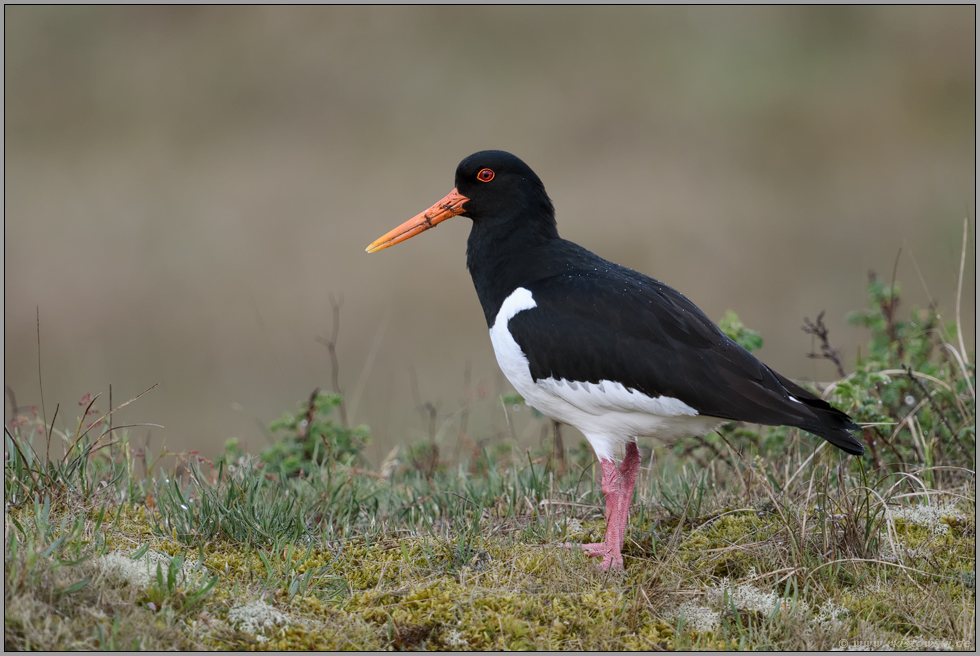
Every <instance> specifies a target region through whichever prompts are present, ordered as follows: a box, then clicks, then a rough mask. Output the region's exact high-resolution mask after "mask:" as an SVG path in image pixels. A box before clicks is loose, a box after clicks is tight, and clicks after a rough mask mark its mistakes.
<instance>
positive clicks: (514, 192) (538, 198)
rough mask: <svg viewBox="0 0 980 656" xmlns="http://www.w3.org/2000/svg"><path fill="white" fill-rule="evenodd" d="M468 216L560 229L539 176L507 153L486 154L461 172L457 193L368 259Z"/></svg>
mask: <svg viewBox="0 0 980 656" xmlns="http://www.w3.org/2000/svg"><path fill="white" fill-rule="evenodd" d="M454 216H465V217H468V218H470V219H472V220H473V221H474V223H478V224H479V223H488V222H495V223H497V222H501V223H502V222H504V221H509V220H513V219H514V218H517V217H536V220H539V221H540V220H542V219H543V220H544V221H545V222H546V223H549V224H550V225H551V226H552V227H553V226H554V208H553V206H552V204H551V201H550V200H549V199H548V195H547V194H546V193H545V190H544V185H543V184H541V180H540V179H539V178H538V176H537V174H535V172H534V171H532V170H531V167H529V166H528V165H527V164H525V163H524V162H523V161H522V160H520V159H519V158H517V157H515V156H514V155H511V154H510V153H507V152H504V151H502V150H482V151H480V152H478V153H474V154H472V155H470V156H469V157H467V158H466V159H464V160H463V161H462V162H460V163H459V166H457V167H456V188H455V189H453V190H452V191H450V192H449V193H448V194H447V195H446V197H445V198H443V199H442V200H440V201H439V202H438V203H436V204H435V205H433V206H432V207H430V208H429V209H427V210H426V211H424V212H422V213H421V214H418V215H417V216H415V217H413V218H411V219H409V220H408V221H406V222H405V223H403V224H401V225H400V226H398V227H397V228H395V229H394V230H392V231H390V232H388V233H387V234H385V235H384V236H382V237H380V238H378V239H376V240H375V241H374V242H372V243H371V245H370V246H368V247H367V249H366V250H367V252H368V253H374V252H376V251H380V250H383V249H385V248H388V247H389V246H394V245H395V244H397V243H399V242H402V241H405V240H406V239H410V238H411V237H414V236H415V235H417V234H419V233H421V232H425V231H426V230H428V229H429V228H434V227H435V226H436V225H438V224H440V223H442V222H443V221H445V220H446V219H449V218H452V217H454Z"/></svg>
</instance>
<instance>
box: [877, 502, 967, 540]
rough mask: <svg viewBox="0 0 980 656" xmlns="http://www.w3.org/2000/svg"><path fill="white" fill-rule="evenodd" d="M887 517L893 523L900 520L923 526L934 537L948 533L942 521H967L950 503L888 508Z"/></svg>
mask: <svg viewBox="0 0 980 656" xmlns="http://www.w3.org/2000/svg"><path fill="white" fill-rule="evenodd" d="M888 517H889V518H890V519H892V520H893V521H894V520H902V521H904V522H906V523H908V524H914V525H916V526H925V527H926V528H928V529H930V530H932V532H933V533H935V534H936V535H946V534H947V533H948V532H949V524H947V523H945V522H944V521H943V519H951V520H953V521H956V522H962V521H966V519H967V518H966V516H965V515H963V513H961V512H959V511H958V510H957V509H956V507H955V506H954V505H953V504H951V503H937V504H933V505H929V506H906V507H904V508H889V510H888Z"/></svg>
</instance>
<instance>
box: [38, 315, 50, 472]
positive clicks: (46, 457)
mask: <svg viewBox="0 0 980 656" xmlns="http://www.w3.org/2000/svg"><path fill="white" fill-rule="evenodd" d="M34 312H35V316H36V317H37V386H38V387H39V388H40V390H41V417H42V418H43V419H44V427H45V428H47V426H48V413H47V412H45V411H44V385H43V384H42V383H41V306H40V305H35V306H34ZM47 438H48V441H47V446H46V447H45V450H44V460H45V462H50V461H51V432H50V431H48V434H47Z"/></svg>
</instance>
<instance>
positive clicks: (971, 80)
mask: <svg viewBox="0 0 980 656" xmlns="http://www.w3.org/2000/svg"><path fill="white" fill-rule="evenodd" d="M975 38H976V34H975V8H974V7H972V6H954V7H832V8H831V7H829V8H804V7H792V8H777V7H764V8H747V9H746V8H728V7H725V8H721V7H697V8H676V7H612V8H600V7H574V8H569V7H563V8H541V7H535V8H522V7H483V8H441V7H425V8H410V7H364V8H360V7H357V8H355V7H292V8H280V7H247V8H232V7H227V8H226V7H166V8H152V7H146V8H142V7H140V8H133V7H100V8H85V7H32V6H14V7H11V6H7V7H5V8H4V110H5V116H4V138H5V148H4V158H5V167H4V182H5V194H4V213H5V216H4V219H5V220H4V380H5V383H6V385H7V386H8V387H9V388H11V389H12V390H13V391H14V392H15V393H16V399H17V403H18V404H19V405H21V406H31V405H36V406H38V412H39V413H40V405H41V394H40V391H39V385H38V353H37V334H36V331H37V328H36V324H35V308H38V311H39V314H40V339H41V373H42V379H43V385H44V402H45V406H46V413H47V415H48V417H49V418H50V417H51V415H52V413H53V409H54V406H55V404H56V403H58V402H60V403H61V414H60V415H59V420H58V423H59V425H61V424H62V422H65V425H68V426H73V425H74V423H75V422H76V421H77V417H78V416H79V415H80V414H81V413H82V412H83V410H82V408H81V407H79V405H78V403H79V401H81V399H82V398H83V396H84V395H85V394H90V393H91V394H93V395H94V394H96V393H99V392H101V393H102V394H103V396H102V397H101V398H100V400H99V401H98V402H97V403H96V407H98V408H100V409H102V410H106V409H108V399H107V398H106V397H107V392H108V387H109V384H110V383H111V384H112V387H113V400H114V402H115V403H116V404H118V403H120V402H121V401H124V400H126V399H128V398H130V397H132V396H134V395H136V394H138V393H139V392H142V391H143V390H145V389H146V388H148V387H150V386H151V385H153V384H154V383H159V386H158V387H157V388H156V389H154V390H153V391H152V392H151V393H150V394H148V395H147V396H145V397H144V398H142V399H140V400H139V401H138V402H136V403H134V404H132V405H131V406H128V407H127V408H125V409H124V410H122V411H120V417H118V418H117V419H116V423H117V424H118V423H120V422H136V421H149V422H155V423H158V424H162V425H164V426H165V428H164V429H152V430H153V433H152V438H151V439H152V443H153V448H154V449H155V450H159V448H160V447H161V446H162V445H164V444H166V445H167V446H168V447H169V448H170V449H171V450H181V449H199V450H200V451H201V453H202V454H204V455H209V454H210V455H212V456H213V455H214V454H216V453H218V452H219V451H220V449H221V446H222V444H223V443H224V441H225V440H226V439H227V438H230V437H238V438H239V439H240V440H241V441H242V442H243V443H244V444H245V445H247V446H248V447H249V449H250V450H252V451H253V452H258V450H261V448H262V447H264V446H265V445H266V439H267V438H266V436H265V434H264V431H263V428H262V426H266V425H268V423H269V421H271V420H272V419H275V418H277V417H278V416H280V415H281V414H282V412H283V411H286V410H294V409H295V407H296V404H297V403H298V402H299V401H302V400H305V399H306V398H307V397H308V396H309V394H310V392H311V391H312V390H313V388H315V387H317V386H319V387H322V388H324V389H331V388H332V380H331V378H332V373H331V360H330V356H329V353H328V350H327V348H326V347H325V346H324V345H323V344H322V343H320V342H318V341H317V337H323V338H329V337H330V336H331V331H332V321H333V312H332V306H331V301H330V298H331V296H333V298H334V299H336V300H337V301H338V302H340V300H341V299H342V303H341V307H340V330H339V334H338V335H336V344H337V358H338V362H339V367H340V368H339V383H340V387H341V388H342V389H343V390H344V392H345V395H346V397H347V412H348V415H349V416H350V421H351V422H353V423H366V424H368V425H369V426H370V427H371V430H372V432H373V435H374V441H373V443H372V445H371V447H370V448H369V449H368V450H367V451H366V454H367V455H368V456H369V458H370V459H371V460H372V461H373V462H374V464H375V465H377V464H378V462H379V461H380V459H382V458H383V457H384V455H385V454H386V453H387V452H388V451H389V449H391V447H392V446H395V445H398V444H407V443H411V442H415V441H417V440H419V439H421V438H423V437H426V436H428V435H429V434H430V430H432V431H434V432H435V433H436V437H437V440H439V441H441V442H442V443H443V444H444V445H445V446H446V447H447V448H448V447H451V446H452V445H454V443H455V441H456V438H457V431H458V428H459V422H460V421H461V420H462V417H461V408H462V407H463V405H464V404H468V407H469V409H470V413H469V415H468V417H467V418H466V421H467V422H468V423H467V431H468V433H469V435H470V436H471V438H472V439H473V440H474V441H478V440H487V439H490V440H492V439H498V438H499V437H500V436H501V435H502V434H503V433H502V431H503V430H505V429H504V428H502V427H503V426H504V418H503V413H502V411H501V406H500V403H499V398H500V395H501V394H503V393H506V392H507V391H509V390H510V386H509V384H508V383H507V382H506V380H504V379H503V378H502V376H501V375H500V373H499V371H498V369H497V365H496V362H495V360H494V356H493V351H492V348H491V345H490V341H489V339H488V336H487V326H486V324H485V322H484V319H483V313H482V312H481V310H480V306H479V302H478V301H477V298H476V294H475V292H474V291H473V287H472V283H471V281H470V277H469V274H468V272H467V271H466V269H465V242H466V236H467V234H468V231H469V222H468V220H467V219H465V218H458V219H454V220H453V221H449V222H447V223H445V224H443V225H441V226H440V227H439V229H438V230H434V231H430V232H428V233H426V234H425V235H423V236H421V237H419V238H416V239H413V240H411V241H409V242H407V243H404V244H401V245H399V246H397V247H396V248H393V249H390V250H386V251H383V252H381V253H378V254H374V255H368V254H366V253H365V252H364V247H365V246H366V245H367V244H368V243H369V242H371V241H372V240H374V239H375V238H376V237H378V236H380V235H381V234H383V233H385V232H387V231H388V230H389V229H391V228H393V227H394V226H396V225H398V224H399V223H401V222H403V221H404V220H406V219H408V218H410V217H411V216H413V215H415V214H416V213H418V212H420V211H422V210H424V209H425V208H427V207H429V205H431V204H432V203H433V202H435V201H436V200H438V199H440V198H442V196H443V195H445V194H446V193H447V192H448V191H449V190H450V189H451V188H452V186H453V175H454V172H455V168H456V165H457V163H458V162H459V161H460V160H461V159H462V158H463V157H465V156H467V155H469V154H470V153H472V152H474V151H477V150H482V149H488V148H494V149H503V150H508V151H511V152H513V153H515V154H516V155H518V156H519V157H521V158H522V159H524V160H525V161H526V162H527V163H528V164H529V165H530V166H531V167H532V168H533V169H534V170H535V171H536V172H537V173H538V175H539V176H540V177H541V179H542V180H543V181H544V183H545V185H546V187H547V189H548V192H549V194H550V195H551V198H552V200H553V201H554V203H555V206H556V208H557V216H558V224H559V229H560V231H561V233H562V235H563V236H564V237H566V238H568V239H571V240H573V241H576V242H578V243H580V244H582V245H584V246H586V247H587V248H589V249H590V250H592V251H594V252H596V253H598V254H599V255H601V256H602V257H605V258H606V259H610V260H613V261H615V262H618V263H620V264H624V265H626V266H629V267H632V268H634V269H637V270H639V271H641V272H643V273H645V274H647V275H650V276H653V277H655V278H658V279H660V280H662V281H664V282H666V283H667V284H669V285H671V286H673V287H675V288H677V289H679V290H681V291H682V292H683V293H684V294H686V295H687V296H688V297H689V298H690V299H692V300H693V301H694V302H695V303H697V304H698V305H699V306H700V307H701V308H702V309H703V310H704V311H705V312H706V313H707V314H708V316H710V317H711V318H712V319H714V320H716V321H717V320H718V319H720V318H721V317H722V316H723V315H724V313H725V311H726V310H729V309H732V310H735V311H736V312H737V313H738V314H739V316H740V318H741V319H742V321H743V322H744V323H745V324H746V325H748V326H749V327H751V328H754V329H756V330H758V331H759V332H760V333H761V334H762V335H763V337H764V338H765V340H766V341H765V346H764V347H763V349H762V350H761V351H759V352H757V355H759V356H760V358H761V359H762V360H763V361H765V362H766V363H767V364H769V365H770V366H772V367H773V368H774V369H776V370H777V371H779V372H781V373H783V374H784V375H787V376H789V377H791V378H796V379H807V380H818V381H819V380H824V381H825V380H831V379H833V378H835V377H836V374H835V370H834V367H833V365H832V364H830V363H828V362H825V361H815V360H811V359H808V358H807V357H806V354H807V353H809V352H810V350H811V347H812V344H811V338H810V337H809V336H808V335H805V334H804V333H803V332H802V331H801V330H800V326H801V325H802V323H803V318H804V317H810V318H811V319H812V318H815V317H816V315H817V314H818V313H820V312H821V311H823V310H825V311H826V316H825V321H826V324H827V325H828V327H829V329H830V340H831V342H832V344H833V345H834V346H836V347H838V348H840V349H841V351H842V354H843V356H844V359H845V364H846V365H847V366H851V365H852V364H853V361H854V358H855V356H856V355H857V353H858V348H859V345H860V344H861V343H862V341H863V340H864V339H865V337H866V335H865V334H864V332H863V331H862V330H860V329H858V328H855V327H852V326H850V325H848V324H847V323H846V319H845V316H846V313H847V312H848V311H850V310H856V309H860V308H863V307H865V306H866V295H865V285H866V282H867V274H868V270H869V269H873V270H875V271H877V272H878V274H879V276H880V277H882V278H883V279H885V280H886V281H890V279H891V278H892V275H893V270H894V271H896V272H897V279H898V281H899V283H900V285H901V286H902V289H903V291H904V293H905V297H904V299H903V307H902V308H901V312H902V313H903V315H904V316H907V312H908V310H909V309H910V307H911V306H915V305H917V306H920V307H923V306H926V305H927V304H928V303H929V302H930V299H934V300H935V301H936V302H937V303H939V304H940V306H941V307H942V308H944V310H945V313H944V317H945V318H948V319H952V318H953V310H954V305H955V295H956V281H957V272H958V266H959V259H960V247H961V239H962V224H963V219H964V218H965V217H969V219H970V225H971V228H970V231H971V232H970V245H969V250H968V257H967V262H968V266H967V271H966V279H965V285H964V309H963V321H964V329H965V331H964V332H965V335H966V338H967V339H966V342H967V346H968V348H973V345H974V343H975V322H974V316H975V307H976V306H975V294H976V291H975V269H974V262H975V248H974V243H975V242H974V233H973V226H974V225H975V223H974V217H975V209H976V208H975V176H976V164H975V142H976V133H975V94H976V86H975V74H976V70H975V45H976V42H975ZM900 250H901V256H900V257H899V258H898V260H897V268H896V257H897V256H898V255H899V251H900ZM920 273H921V277H920ZM467 380H468V382H467ZM426 404H429V405H428V406H426ZM420 406H423V407H422V408H421V409H420ZM426 408H428V409H426ZM528 415H529V413H528V412H526V411H524V413H523V415H522V416H518V415H515V417H516V420H519V421H518V423H517V427H518V429H519V433H520V435H521V437H522V439H524V440H531V441H534V440H537V439H538V435H537V433H536V432H535V431H536V430H537V429H535V428H534V425H533V422H530V421H528V418H529V417H528ZM5 417H8V418H9V417H10V404H9V399H8V401H7V402H6V404H5ZM430 419H434V421H432V422H431V424H430ZM516 420H515V421H516ZM521 422H523V423H521ZM146 431H147V429H137V433H136V435H137V436H140V435H143V434H144V433H146ZM144 439H145V437H135V438H134V441H135V442H142V441H143V440H144ZM567 440H568V438H566V444H567V443H568V441H567Z"/></svg>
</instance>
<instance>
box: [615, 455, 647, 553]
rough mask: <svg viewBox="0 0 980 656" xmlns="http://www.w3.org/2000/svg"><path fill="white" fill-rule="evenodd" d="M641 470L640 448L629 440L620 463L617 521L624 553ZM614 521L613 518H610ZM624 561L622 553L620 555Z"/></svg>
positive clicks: (618, 545)
mask: <svg viewBox="0 0 980 656" xmlns="http://www.w3.org/2000/svg"><path fill="white" fill-rule="evenodd" d="M639 472H640V450H639V449H638V448H637V447H636V442H629V443H628V444H627V445H626V457H625V458H623V462H622V463H620V465H619V473H620V481H619V506H618V508H617V516H616V521H617V522H618V523H619V531H618V532H617V535H618V537H619V542H618V544H617V552H618V553H620V554H622V551H623V540H624V539H625V538H626V525H627V524H629V518H630V502H631V501H632V500H633V488H634V487H636V476H637V474H638V473H639ZM609 521H612V518H610V519H609ZM620 561H622V555H620Z"/></svg>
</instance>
